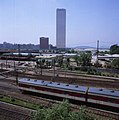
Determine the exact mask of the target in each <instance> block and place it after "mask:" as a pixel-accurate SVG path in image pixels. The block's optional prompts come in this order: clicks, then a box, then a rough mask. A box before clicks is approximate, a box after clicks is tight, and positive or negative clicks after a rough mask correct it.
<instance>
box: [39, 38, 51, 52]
mask: <svg viewBox="0 0 119 120" xmlns="http://www.w3.org/2000/svg"><path fill="white" fill-rule="evenodd" d="M40 49H41V50H48V49H49V38H48V37H40Z"/></svg>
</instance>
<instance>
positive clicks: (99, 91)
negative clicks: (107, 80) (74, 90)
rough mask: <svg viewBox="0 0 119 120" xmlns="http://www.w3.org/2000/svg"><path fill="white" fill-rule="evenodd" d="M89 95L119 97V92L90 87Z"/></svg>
mask: <svg viewBox="0 0 119 120" xmlns="http://www.w3.org/2000/svg"><path fill="white" fill-rule="evenodd" d="M88 93H93V94H99V95H106V96H114V97H119V91H118V90H109V89H105V88H94V87H90V88H89V90H88Z"/></svg>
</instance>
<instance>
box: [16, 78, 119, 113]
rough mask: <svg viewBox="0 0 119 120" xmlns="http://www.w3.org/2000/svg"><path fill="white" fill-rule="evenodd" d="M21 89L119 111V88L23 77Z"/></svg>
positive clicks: (19, 84) (19, 85)
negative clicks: (113, 88)
mask: <svg viewBox="0 0 119 120" xmlns="http://www.w3.org/2000/svg"><path fill="white" fill-rule="evenodd" d="M18 88H19V89H20V90H21V91H26V92H32V93H37V94H43V95H46V96H47V95H48V96H53V97H54V98H57V97H58V98H63V99H69V100H74V101H79V102H83V103H86V104H95V105H96V106H103V107H106V108H109V109H111V110H114V111H116V112H118V111H119V90H110V89H106V88H96V87H87V86H80V85H73V84H65V83H58V82H51V81H45V80H37V79H29V78H21V79H19V80H18Z"/></svg>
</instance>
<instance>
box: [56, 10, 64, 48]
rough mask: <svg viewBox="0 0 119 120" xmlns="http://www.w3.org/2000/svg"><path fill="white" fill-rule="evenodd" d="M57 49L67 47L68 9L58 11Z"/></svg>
mask: <svg viewBox="0 0 119 120" xmlns="http://www.w3.org/2000/svg"><path fill="white" fill-rule="evenodd" d="M56 47H57V48H65V47H66V9H57V11H56Z"/></svg>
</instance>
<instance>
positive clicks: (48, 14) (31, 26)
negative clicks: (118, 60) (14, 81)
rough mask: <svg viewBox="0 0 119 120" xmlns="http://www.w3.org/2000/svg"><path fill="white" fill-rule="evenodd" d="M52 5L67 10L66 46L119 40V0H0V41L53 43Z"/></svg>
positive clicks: (116, 42)
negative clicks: (45, 41)
mask: <svg viewBox="0 0 119 120" xmlns="http://www.w3.org/2000/svg"><path fill="white" fill-rule="evenodd" d="M56 8H65V9H66V12H67V21H66V22H67V25H66V26H67V27H66V30H67V35H66V36H67V39H66V43H67V45H66V46H68V47H71V46H72V47H74V46H81V45H83V46H96V42H97V40H99V41H100V46H105V47H107V46H110V45H112V44H119V0H0V43H2V42H4V41H6V42H10V43H22V44H23V43H33V44H38V42H39V37H42V36H44V37H49V39H50V43H51V44H53V45H55V44H56Z"/></svg>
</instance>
